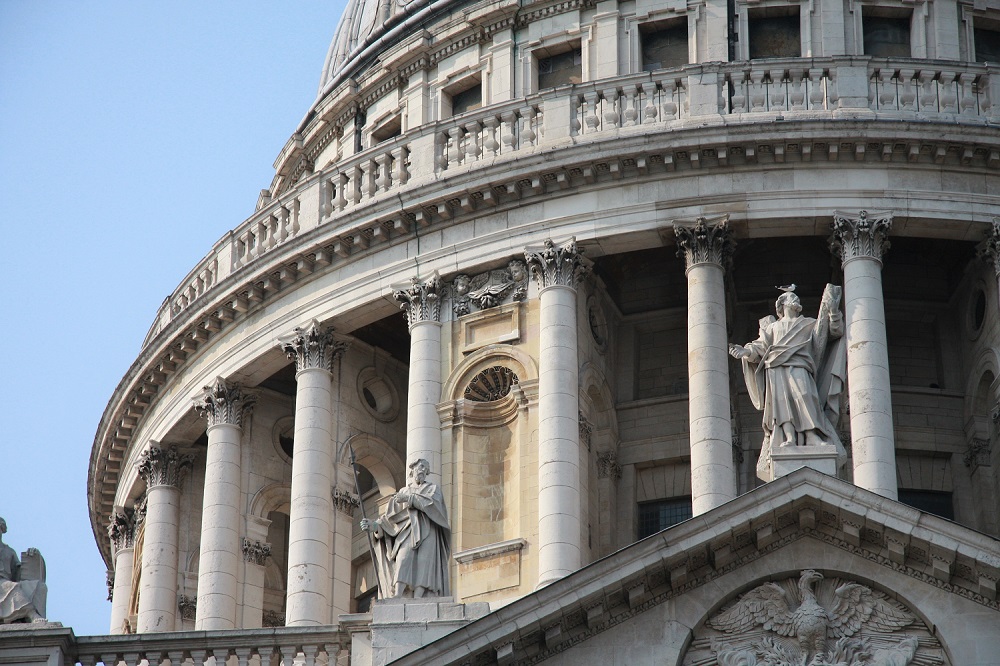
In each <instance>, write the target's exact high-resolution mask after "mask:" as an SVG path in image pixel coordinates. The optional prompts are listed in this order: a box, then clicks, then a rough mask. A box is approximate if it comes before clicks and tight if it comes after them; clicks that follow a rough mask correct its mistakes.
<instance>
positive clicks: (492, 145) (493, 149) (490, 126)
mask: <svg viewBox="0 0 1000 666" xmlns="http://www.w3.org/2000/svg"><path fill="white" fill-rule="evenodd" d="M483 126H484V127H485V128H486V129H485V131H486V138H485V139H484V140H483V148H485V149H486V150H487V151H488V152H489V154H490V156H491V157H495V156H496V154H497V151H498V150H499V149H500V143H499V142H498V141H497V128H498V127H499V126H500V121H499V120H498V119H497V117H496V116H494V115H493V114H490V115H489V116H487V117H486V118H484V119H483Z"/></svg>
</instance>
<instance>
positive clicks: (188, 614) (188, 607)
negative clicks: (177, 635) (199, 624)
mask: <svg viewBox="0 0 1000 666" xmlns="http://www.w3.org/2000/svg"><path fill="white" fill-rule="evenodd" d="M177 610H179V611H180V612H181V619H182V620H193V619H195V617H197V615H198V599H197V597H189V596H187V595H186V594H180V595H178V596H177Z"/></svg>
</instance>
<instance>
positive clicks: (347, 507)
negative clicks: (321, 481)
mask: <svg viewBox="0 0 1000 666" xmlns="http://www.w3.org/2000/svg"><path fill="white" fill-rule="evenodd" d="M360 506H361V500H360V499H358V496H357V495H355V494H354V493H352V492H351V491H349V490H341V489H340V488H336V487H334V489H333V508H335V509H336V510H337V511H340V512H341V513H346V514H347V515H348V516H353V515H354V510H355V509H357V508H359V507H360Z"/></svg>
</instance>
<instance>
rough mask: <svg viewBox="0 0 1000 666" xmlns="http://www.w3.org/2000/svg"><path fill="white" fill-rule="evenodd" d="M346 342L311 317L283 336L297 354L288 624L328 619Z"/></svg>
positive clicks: (286, 347)
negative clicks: (339, 377) (337, 369)
mask: <svg viewBox="0 0 1000 666" xmlns="http://www.w3.org/2000/svg"><path fill="white" fill-rule="evenodd" d="M346 347H347V345H346V343H343V342H338V341H336V340H335V339H334V336H333V331H331V330H330V329H323V328H321V327H320V326H319V323H318V322H316V321H313V322H312V323H311V324H310V326H309V327H308V328H307V329H301V328H296V329H295V331H294V333H293V334H292V335H291V336H289V337H288V338H285V339H283V340H282V349H284V351H285V353H286V354H287V355H288V357H289V358H293V359H295V365H296V369H297V372H296V374H295V380H296V382H297V384H296V389H295V433H294V445H293V455H292V497H291V504H290V509H289V524H288V590H287V597H286V604H285V624H286V625H287V626H290V627H295V626H310V625H320V624H329V623H330V621H331V618H330V561H331V543H330V540H331V529H332V520H333V514H332V511H333V498H332V497H331V495H330V490H331V487H332V483H333V456H334V450H335V444H334V438H333V362H334V359H335V358H337V357H338V356H340V355H341V354H342V353H343V351H344V349H346Z"/></svg>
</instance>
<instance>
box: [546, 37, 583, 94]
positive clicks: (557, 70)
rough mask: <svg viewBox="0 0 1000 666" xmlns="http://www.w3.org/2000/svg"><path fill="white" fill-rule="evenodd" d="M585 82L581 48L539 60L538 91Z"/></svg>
mask: <svg viewBox="0 0 1000 666" xmlns="http://www.w3.org/2000/svg"><path fill="white" fill-rule="evenodd" d="M581 81H583V57H582V56H581V55H580V47H579V46H577V47H576V48H574V49H571V50H569V51H564V52H563V53H557V54H555V55H550V56H547V57H545V58H539V59H538V89H539V90H543V89H545V88H555V87H556V86H564V85H568V84H571V83H580V82H581Z"/></svg>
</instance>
